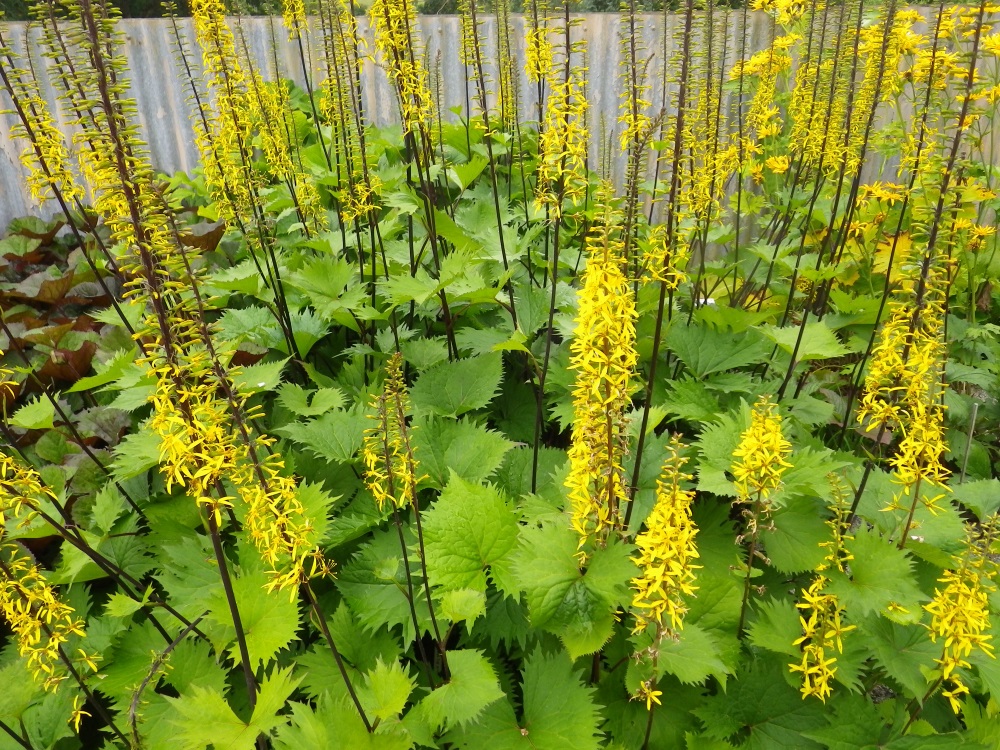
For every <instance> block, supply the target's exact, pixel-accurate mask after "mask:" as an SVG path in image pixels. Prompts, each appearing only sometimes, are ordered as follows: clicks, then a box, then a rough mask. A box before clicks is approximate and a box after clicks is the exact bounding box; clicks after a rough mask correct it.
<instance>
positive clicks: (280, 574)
mask: <svg viewBox="0 0 1000 750" xmlns="http://www.w3.org/2000/svg"><path fill="white" fill-rule="evenodd" d="M259 442H260V443H265V444H268V445H269V444H270V443H271V442H272V439H271V438H266V439H265V438H262V439H260V441H259ZM284 469H285V463H284V461H282V459H281V458H280V457H279V456H278V455H277V454H271V455H270V456H268V457H267V458H266V459H264V460H263V461H261V463H260V466H259V467H255V466H253V465H252V464H249V463H244V464H243V465H241V466H240V467H238V469H237V470H236V472H234V474H233V475H232V476H231V479H232V482H233V484H235V485H236V486H237V487H238V488H239V493H240V497H241V498H242V499H243V502H244V503H246V507H247V514H246V518H245V519H244V521H243V528H244V530H245V531H246V532H247V534H248V535H249V537H250V541H252V542H253V544H254V546H255V547H256V548H257V549H258V551H259V552H260V554H261V558H262V559H263V560H264V563H265V564H266V565H268V566H269V568H270V570H269V571H268V575H269V577H270V581H268V583H267V586H266V587H265V588H266V589H267V590H268V591H269V592H271V591H288V592H289V596H290V598H291V600H292V601H295V597H296V596H297V595H298V591H299V586H300V585H301V584H303V583H305V582H306V581H309V580H310V579H313V578H317V577H325V576H329V575H331V574H332V572H333V570H332V566H331V564H330V562H329V561H327V560H326V558H324V556H323V554H322V553H321V552H320V551H319V549H317V546H316V545H317V542H318V541H319V540H318V539H317V534H316V530H315V528H314V527H313V525H312V521H311V520H310V519H309V517H308V516H307V515H306V512H305V508H304V507H303V505H302V501H301V500H300V499H299V489H298V485H297V484H296V482H295V480H294V479H293V478H292V477H289V476H287V475H286V474H285V473H284ZM258 472H259V473H258ZM261 475H263V478H264V480H265V481H263V482H262V481H260V479H261Z"/></svg>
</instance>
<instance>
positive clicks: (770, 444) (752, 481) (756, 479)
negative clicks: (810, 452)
mask: <svg viewBox="0 0 1000 750" xmlns="http://www.w3.org/2000/svg"><path fill="white" fill-rule="evenodd" d="M776 409H777V407H776V406H775V404H774V403H773V402H772V401H771V400H770V398H769V397H766V396H762V397H761V398H760V399H759V400H758V401H757V403H756V404H755V405H754V407H753V411H752V413H751V416H750V427H749V428H747V430H746V431H745V432H744V433H743V434H742V436H741V437H740V443H739V445H738V446H737V448H736V450H735V451H733V458H735V459H737V460H736V461H735V462H734V463H733V467H732V471H733V475H734V476H735V477H736V491H737V493H738V494H739V497H740V498H741V501H742V502H748V501H749V500H751V499H753V498H754V497H755V496H756V497H757V498H759V499H760V500H761V501H766V500H767V498H768V497H769V496H770V495H771V493H772V492H774V491H776V490H777V489H778V487H780V486H781V477H782V475H783V474H784V473H785V471H786V470H787V469H789V468H791V464H790V463H788V461H787V460H786V459H787V458H788V457H789V456H790V455H791V452H792V444H791V443H789V442H788V441H787V440H785V437H784V435H783V434H782V432H781V415H780V414H778V413H777V411H776Z"/></svg>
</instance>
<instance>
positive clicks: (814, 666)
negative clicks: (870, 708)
mask: <svg viewBox="0 0 1000 750" xmlns="http://www.w3.org/2000/svg"><path fill="white" fill-rule="evenodd" d="M829 479H830V483H831V485H832V487H833V495H834V503H833V517H832V518H831V519H829V520H828V521H827V525H828V526H829V527H830V528H831V530H832V531H833V534H832V537H831V538H830V539H829V540H828V541H825V542H822V543H821V544H820V547H822V548H824V549H825V550H827V554H826V556H825V557H824V559H823V562H822V563H821V564H820V565H819V566H817V568H816V572H817V573H818V574H819V575H817V576H816V577H815V578H814V579H813V582H812V584H811V585H810V586H809V588H808V589H806V590H805V591H804V592H803V595H802V598H803V601H802V602H800V603H798V604H796V605H795V606H796V607H797V608H798V609H801V610H803V611H804V613H805V615H804V616H803V615H799V623H800V624H801V626H802V636H801V637H800V638H799V639H798V640H796V641H794V642H793V645H795V646H801V647H802V659H801V661H799V662H798V663H797V664H796V663H793V664H789V665H788V668H789V670H791V671H792V672H793V673H794V672H800V673H801V674H802V688H801V692H802V698H803V699H805V698H808V697H809V696H810V695H815V696H816V697H817V698H819V699H820V700H822V701H823V702H824V703H825V702H826V699H827V697H829V695H830V692H831V690H832V688H831V686H830V681H831V680H833V679H834V678H835V677H836V675H837V656H836V654H842V653H844V644H843V636H844V634H845V633H847V632H849V631H851V630H854V629H855V627H856V626H855V625H844V623H843V619H842V618H843V615H844V608H843V607H842V606H841V605H840V602H839V600H838V599H837V597H836V596H835V595H834V594H830V593H827V592H826V590H825V589H826V585H827V584H828V583H829V579H828V578H827V577H826V576H824V575H822V573H823V572H824V571H826V570H830V569H834V568H835V569H837V570H839V571H841V572H843V571H845V570H846V566H847V564H848V563H849V562H850V561H851V559H852V556H851V554H850V552H848V551H847V550H846V549H845V548H844V542H845V541H846V540H848V539H850V538H851V535H850V533H849V532H850V525H849V519H850V510H849V509H848V506H847V505H846V503H845V501H844V491H843V486H842V485H841V483H840V480H839V478H838V477H836V476H833V475H831V476H830V477H829Z"/></svg>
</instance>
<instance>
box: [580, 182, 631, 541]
mask: <svg viewBox="0 0 1000 750" xmlns="http://www.w3.org/2000/svg"><path fill="white" fill-rule="evenodd" d="M608 193H609V190H607V189H605V190H604V191H602V195H601V197H599V198H598V200H599V201H601V204H600V206H599V210H598V219H597V221H596V222H595V225H594V227H593V228H592V230H591V233H590V235H589V236H588V237H587V240H586V246H587V251H588V260H587V268H586V270H585V271H584V275H583V286H582V288H581V289H580V291H579V299H580V307H579V312H578V313H577V318H576V331H575V333H574V335H573V341H572V343H571V344H570V352H571V353H572V356H571V359H570V369H572V370H573V371H574V372H575V373H576V384H575V386H574V388H573V413H574V420H573V436H572V444H571V446H570V449H569V462H570V469H569V475H568V476H567V478H566V487H567V488H568V489H569V499H570V505H571V508H572V513H573V521H572V523H573V528H574V530H576V532H577V534H579V537H580V547H583V546H584V545H585V544H586V543H587V541H588V540H590V539H596V541H597V542H598V544H603V540H604V538H605V536H606V535H607V533H608V532H609V531H610V530H611V529H612V528H615V527H617V526H618V525H619V524H620V511H621V508H622V506H623V504H624V503H625V502H627V501H628V490H627V488H626V486H625V481H626V480H625V472H624V469H623V459H624V456H625V453H626V452H627V451H628V433H627V417H626V410H627V408H628V407H629V405H630V403H631V401H630V398H629V395H630V392H631V377H632V371H633V369H634V368H635V363H636V361H637V359H638V354H637V353H636V350H635V319H636V309H635V300H634V298H633V294H632V285H631V284H629V281H628V278H627V277H626V276H625V274H624V271H623V259H622V258H621V247H622V242H621V239H620V237H619V234H620V226H619V219H618V216H617V213H616V212H615V211H614V209H613V208H612V207H611V205H610V204H609V202H608V200H607V199H608V197H609V195H608Z"/></svg>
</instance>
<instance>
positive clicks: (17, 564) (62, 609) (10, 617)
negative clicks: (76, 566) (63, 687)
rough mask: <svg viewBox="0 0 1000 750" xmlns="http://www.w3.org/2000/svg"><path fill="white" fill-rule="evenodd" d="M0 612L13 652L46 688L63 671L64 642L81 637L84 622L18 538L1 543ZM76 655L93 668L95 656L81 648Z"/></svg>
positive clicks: (55, 682)
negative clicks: (14, 643)
mask: <svg viewBox="0 0 1000 750" xmlns="http://www.w3.org/2000/svg"><path fill="white" fill-rule="evenodd" d="M0 612H2V613H3V617H4V619H5V620H6V621H7V623H8V624H9V625H10V629H11V630H12V631H13V633H14V637H15V639H16V641H17V651H18V653H19V654H20V655H21V656H23V657H25V658H26V659H27V661H28V669H29V670H30V671H31V674H32V676H33V677H34V678H35V679H36V680H42V686H43V687H44V688H45V689H46V690H55V689H56V687H58V685H59V683H60V682H62V681H63V680H65V679H66V678H67V677H68V674H67V671H66V661H68V660H69V657H68V656H67V654H66V652H65V650H64V648H63V646H65V645H66V644H67V643H69V641H70V639H71V637H72V636H79V637H81V638H82V637H83V636H84V635H85V633H84V630H83V625H84V622H83V620H82V619H80V618H79V617H77V615H76V612H75V611H74V609H73V608H72V607H71V606H70V605H68V604H66V603H65V602H63V601H60V599H59V597H58V596H57V595H56V592H55V590H54V589H53V588H52V587H51V586H50V585H49V584H48V582H47V581H46V580H45V577H44V576H43V575H42V573H41V571H40V570H39V569H38V566H37V565H35V563H34V561H33V560H32V559H31V557H30V556H28V555H27V554H26V553H25V552H24V551H23V550H22V548H21V546H20V545H18V544H13V543H9V542H8V543H2V544H0ZM78 653H79V655H80V656H79V659H78V660H77V661H80V662H82V663H83V664H86V665H87V666H88V667H89V668H90V669H92V670H93V671H95V672H96V671H97V663H96V659H95V657H94V656H92V655H90V654H87V653H86V652H84V651H82V650H80V651H78Z"/></svg>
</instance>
